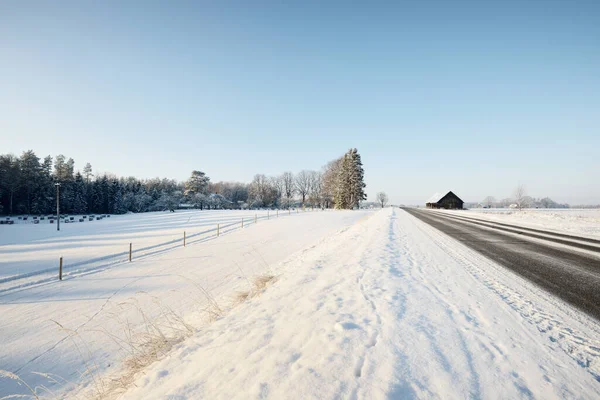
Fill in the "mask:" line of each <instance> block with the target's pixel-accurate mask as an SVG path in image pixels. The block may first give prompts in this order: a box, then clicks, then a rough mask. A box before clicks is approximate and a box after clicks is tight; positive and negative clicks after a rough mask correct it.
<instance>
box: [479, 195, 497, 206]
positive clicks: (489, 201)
mask: <svg viewBox="0 0 600 400" xmlns="http://www.w3.org/2000/svg"><path fill="white" fill-rule="evenodd" d="M482 203H483V205H485V206H487V207H488V208H491V207H492V206H493V205H494V204H495V203H496V199H495V198H494V197H493V196H488V197H486V198H485V199H483V202H482Z"/></svg>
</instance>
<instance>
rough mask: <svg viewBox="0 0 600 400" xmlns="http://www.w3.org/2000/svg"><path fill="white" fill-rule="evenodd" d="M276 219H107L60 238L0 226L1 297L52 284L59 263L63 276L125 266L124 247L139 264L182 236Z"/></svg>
mask: <svg viewBox="0 0 600 400" xmlns="http://www.w3.org/2000/svg"><path fill="white" fill-rule="evenodd" d="M293 212H294V213H295V212H296V211H295V210H294V211H293ZM300 212H302V211H301V210H300ZM278 213H279V214H281V216H288V211H273V210H271V211H265V210H263V211H219V210H217V211H207V210H204V211H199V210H191V211H177V212H175V213H171V212H168V211H167V212H152V213H144V214H128V215H112V216H111V217H110V218H104V219H103V220H101V221H96V220H94V221H87V220H86V221H85V222H74V223H69V224H61V225H60V231H59V232H57V230H56V224H50V223H48V221H40V223H39V224H37V225H34V224H32V223H29V224H26V223H19V224H15V225H0V293H1V292H3V291H6V290H9V289H13V288H15V287H19V286H26V285H30V284H32V283H40V282H48V281H50V280H54V279H56V277H57V276H58V265H59V259H60V257H63V268H64V272H65V274H75V273H81V272H83V271H90V270H94V269H98V268H103V267H106V266H109V265H111V264H114V263H118V262H123V261H125V260H127V258H128V252H129V243H132V249H133V252H134V253H133V256H134V257H135V258H139V257H142V256H148V255H149V254H156V253H157V252H161V251H165V250H168V249H171V248H173V247H177V246H181V245H182V244H183V234H184V231H185V232H186V236H187V241H188V243H193V242H196V241H199V240H206V238H207V237H210V236H214V235H215V234H216V227H217V224H221V225H220V227H221V231H227V230H229V229H232V228H237V227H239V226H240V225H241V221H242V219H245V224H246V225H249V224H251V223H253V222H254V218H255V217H257V218H260V219H266V218H267V216H268V217H269V218H271V217H272V218H275V217H276V215H278ZM13 219H14V218H13ZM75 220H76V221H78V220H79V216H76V217H75Z"/></svg>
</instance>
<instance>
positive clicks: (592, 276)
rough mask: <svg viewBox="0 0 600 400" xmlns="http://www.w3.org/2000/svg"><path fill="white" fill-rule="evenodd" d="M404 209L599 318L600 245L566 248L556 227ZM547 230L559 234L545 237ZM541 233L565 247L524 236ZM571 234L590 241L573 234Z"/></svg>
mask: <svg viewBox="0 0 600 400" xmlns="http://www.w3.org/2000/svg"><path fill="white" fill-rule="evenodd" d="M404 210H405V211H406V212H408V213H409V214H411V215H413V216H414V217H416V218H418V219H420V220H421V221H423V222H426V223H427V224H429V225H431V226H433V227H434V228H437V229H439V230H440V231H442V232H443V233H445V234H447V235H450V236H451V237H453V238H455V239H456V240H458V241H460V242H461V243H463V244H464V245H466V246H467V247H470V248H471V249H473V250H475V251H477V252H479V253H481V254H483V255H484V256H486V257H488V258H490V259H491V260H493V261H495V262H497V263H498V264H500V265H502V266H504V267H506V268H508V269H510V270H512V271H514V272H516V273H517V274H519V275H521V276H522V277H524V278H526V279H528V280H530V281H531V282H533V283H535V284H536V285H538V286H540V287H542V288H543V289H545V290H546V291H548V292H550V293H553V294H554V295H556V296H558V297H560V298H562V299H563V300H565V301H567V302H568V303H570V304H571V305H573V306H575V307H577V308H579V309H580V310H582V311H584V312H585V313H587V314H588V315H590V316H592V317H594V318H596V319H597V320H600V248H598V247H597V246H595V244H590V245H585V247H583V246H582V245H581V244H574V245H572V246H573V247H567V245H569V241H567V240H564V239H563V238H560V235H558V236H556V235H553V233H551V232H544V231H540V230H537V232H536V233H535V234H534V233H531V232H527V230H523V231H522V232H521V233H520V232H515V231H514V229H505V228H502V229H500V228H499V227H490V226H486V225H485V224H481V223H473V222H472V221H471V220H470V219H469V220H465V219H464V218H460V217H452V216H450V217H448V216H446V215H442V214H441V213H437V212H431V211H427V210H418V209H414V208H405V209H404ZM542 233H543V234H542ZM545 234H548V235H550V236H553V237H554V239H553V238H552V237H549V238H546V237H544V236H545ZM540 236H541V237H542V238H544V240H548V241H551V242H554V243H559V244H561V246H560V247H556V246H555V245H552V244H551V243H547V242H540V241H538V240H535V241H532V240H528V239H526V238H525V237H533V238H536V239H539V238H540ZM570 239H577V240H581V241H584V242H585V241H586V240H585V239H583V238H577V237H574V236H572V235H570ZM588 243H589V242H588ZM569 246H570V245H569ZM590 246H591V247H590ZM577 247H579V248H584V249H585V250H588V252H582V251H580V250H578V249H577ZM594 249H598V250H594ZM590 252H593V253H594V254H590Z"/></svg>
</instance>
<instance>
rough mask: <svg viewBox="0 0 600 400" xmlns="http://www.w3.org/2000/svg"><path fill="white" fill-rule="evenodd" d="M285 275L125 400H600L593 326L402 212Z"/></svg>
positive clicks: (158, 366) (315, 252) (156, 369)
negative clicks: (424, 399) (263, 399)
mask: <svg viewBox="0 0 600 400" xmlns="http://www.w3.org/2000/svg"><path fill="white" fill-rule="evenodd" d="M277 272H278V273H279V274H280V277H279V280H278V281H277V282H276V283H275V284H274V285H273V286H271V287H269V288H268V289H267V290H266V291H265V292H264V293H263V294H262V295H261V296H260V297H257V298H254V299H251V300H248V301H247V302H245V303H244V304H242V305H241V306H239V307H237V308H235V309H233V310H231V312H230V313H229V314H228V315H226V316H225V317H223V318H221V319H219V320H217V321H216V322H214V323H213V324H211V325H210V326H207V327H206V328H205V329H203V330H202V331H201V332H199V333H197V334H195V335H194V336H192V337H191V338H189V339H188V340H186V341H185V342H183V343H181V344H180V345H178V346H177V347H176V348H175V350H174V351H172V352H171V353H170V354H169V355H168V357H166V358H165V359H163V360H161V361H159V362H157V363H155V364H154V365H153V366H152V367H151V368H149V369H147V370H146V371H145V373H144V374H143V375H141V376H139V378H138V379H137V381H136V386H135V387H133V388H131V389H130V390H129V391H128V392H127V393H126V394H125V395H124V398H127V399H140V398H144V399H164V398H170V399H198V398H207V399H238V398H239V399H247V398H271V399H282V398H297V399H308V398H313V399H331V398H350V399H384V398H388V399H405V398H444V399H448V398H457V399H463V398H467V397H469V398H544V399H551V398H590V399H591V398H598V397H599V396H600V365H599V359H600V342H599V340H598V339H599V338H600V326H599V325H598V323H597V322H596V321H595V320H593V319H591V318H589V317H587V316H586V315H584V314H583V313H580V312H579V311H577V310H575V309H573V308H571V307H570V306H568V305H566V304H565V303H563V302H562V301H561V300H558V299H556V298H554V297H553V296H551V295H549V294H547V293H546V292H544V291H542V290H540V289H538V288H537V287H536V286H534V285H532V284H531V283H529V282H528V281H526V280H524V279H522V278H520V277H519V276H517V275H515V274H513V273H512V272H510V271H508V270H506V269H504V268H503V267H501V266H499V265H497V264H495V263H493V262H491V261H489V260H488V259H486V258H484V257H482V256H481V255H479V254H478V253H476V252H474V251H472V250H470V249H468V248H467V247H465V246H464V245H462V244H461V243H459V242H457V241H455V240H454V239H452V238H450V237H448V236H446V235H444V234H442V233H441V232H439V231H437V230H435V229H434V228H432V227H430V226H428V225H426V224H425V223H423V222H421V221H419V220H417V219H416V218H414V217H412V216H411V215H409V214H408V213H406V212H404V211H402V210H394V209H385V210H382V211H380V212H378V213H376V214H374V215H373V216H371V217H370V218H369V219H366V220H362V221H360V223H357V224H355V225H354V226H352V227H350V228H348V229H345V230H344V231H341V232H339V233H338V234H337V235H335V236H333V237H328V238H325V239H322V240H321V242H320V243H319V244H317V245H314V246H312V247H310V248H307V249H305V250H304V251H303V252H302V253H300V254H297V255H295V256H294V257H291V258H290V259H289V260H287V261H286V262H285V263H283V264H281V265H280V267H279V269H278V271H277Z"/></svg>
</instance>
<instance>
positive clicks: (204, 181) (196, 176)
mask: <svg viewBox="0 0 600 400" xmlns="http://www.w3.org/2000/svg"><path fill="white" fill-rule="evenodd" d="M209 181H210V178H209V177H208V176H206V174H205V173H204V172H202V171H192V176H191V177H190V178H189V179H188V180H187V182H186V183H185V195H186V196H188V195H189V196H193V195H195V194H206V188H207V187H208V183H209Z"/></svg>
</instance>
